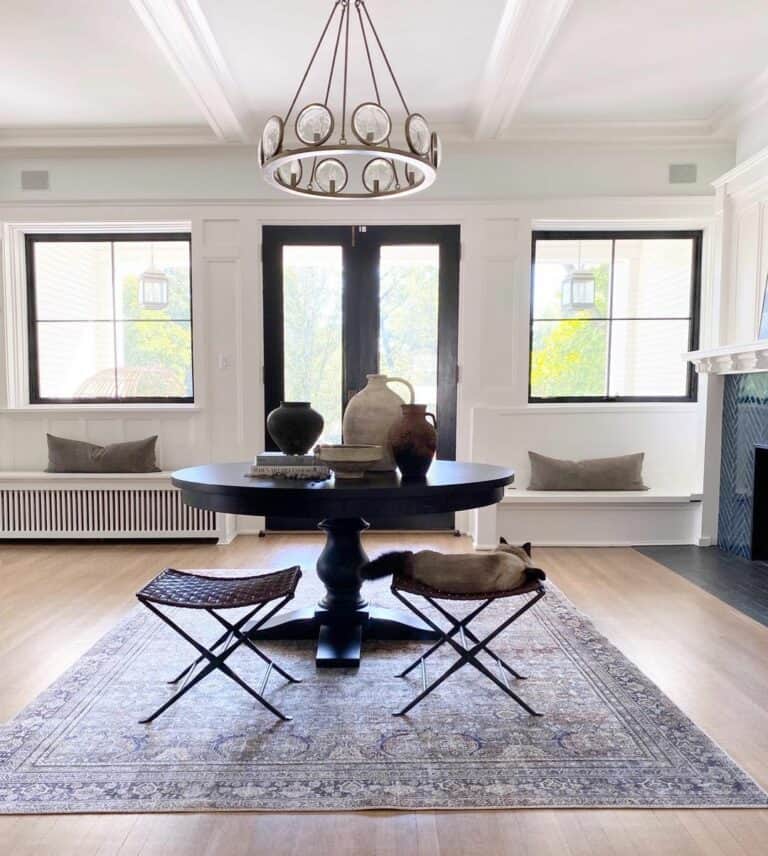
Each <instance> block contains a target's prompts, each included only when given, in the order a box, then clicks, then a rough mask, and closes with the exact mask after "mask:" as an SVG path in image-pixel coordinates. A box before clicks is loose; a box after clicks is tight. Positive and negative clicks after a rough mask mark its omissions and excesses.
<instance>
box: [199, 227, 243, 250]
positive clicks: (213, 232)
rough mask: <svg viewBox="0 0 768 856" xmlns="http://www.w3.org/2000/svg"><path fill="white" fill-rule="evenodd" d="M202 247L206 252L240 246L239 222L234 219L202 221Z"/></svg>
mask: <svg viewBox="0 0 768 856" xmlns="http://www.w3.org/2000/svg"><path fill="white" fill-rule="evenodd" d="M203 246H204V247H205V250H206V251H217V250H221V249H222V248H223V247H227V248H232V247H239V246H240V221H239V220H234V219H226V220H224V219H222V220H215V219H204V220H203Z"/></svg>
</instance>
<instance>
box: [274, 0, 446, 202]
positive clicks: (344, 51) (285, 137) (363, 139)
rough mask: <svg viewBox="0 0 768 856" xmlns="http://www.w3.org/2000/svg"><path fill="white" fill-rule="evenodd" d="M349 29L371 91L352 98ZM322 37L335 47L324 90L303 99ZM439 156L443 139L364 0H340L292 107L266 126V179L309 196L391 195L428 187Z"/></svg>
mask: <svg viewBox="0 0 768 856" xmlns="http://www.w3.org/2000/svg"><path fill="white" fill-rule="evenodd" d="M353 6H354V13H355V15H354V17H355V18H356V24H352V23H351V19H352V17H353V10H352V7H353ZM350 31H352V33H353V34H355V33H356V34H357V35H358V36H359V38H360V40H361V43H362V51H363V53H364V56H365V58H366V61H367V65H368V75H369V76H370V81H371V95H370V98H369V99H368V100H367V101H362V102H360V103H358V104H355V105H352V104H350V103H349V99H348V93H349V75H350V70H349V57H350ZM326 39H328V41H327V42H326ZM324 44H326V47H327V48H329V49H331V50H332V55H331V60H330V68H329V69H328V73H327V83H326V85H325V88H324V93H322V94H324V97H323V98H322V100H314V101H312V100H307V101H305V102H300V100H299V99H300V98H301V96H302V92H303V90H304V85H305V83H306V82H307V79H308V78H309V76H310V72H311V71H312V69H313V66H314V65H315V63H316V61H317V58H318V54H319V53H320V51H321V49H322V47H323V45H324ZM374 56H376V58H377V59H378V60H380V62H383V65H384V67H385V68H386V72H387V73H388V75H389V77H390V78H391V81H392V83H393V84H394V88H395V90H396V91H397V95H398V96H399V99H400V102H401V104H402V107H403V110H404V111H405V117H406V118H405V121H404V122H395V121H393V117H392V113H391V112H389V111H388V110H387V109H386V108H385V107H384V106H383V104H382V99H381V94H380V93H381V90H380V86H379V80H378V78H377V76H376V65H377V63H376V62H375V61H374ZM379 64H380V63H379ZM335 78H340V81H339V82H338V83H337V89H338V88H339V87H340V90H341V96H340V98H339V99H338V101H339V104H336V101H335V100H334V101H333V102H332V101H331V94H332V92H334V86H333V84H334V80H335ZM334 111H335V112H334ZM440 158H441V146H440V139H439V138H438V136H437V134H436V133H435V132H433V131H432V130H431V129H430V127H429V123H428V122H427V120H426V119H425V118H424V116H422V115H421V114H420V113H411V111H410V110H409V108H408V104H407V103H406V101H405V98H404V97H403V93H402V90H401V89H400V85H399V84H398V82H397V78H396V77H395V74H394V72H393V70H392V66H391V65H390V62H389V59H388V57H387V55H386V53H385V52H384V48H383V46H382V44H381V40H380V39H379V35H378V33H377V32H376V28H375V27H374V25H373V21H372V20H371V16H370V15H369V14H368V9H367V8H366V5H365V0H335V2H334V3H333V7H332V9H331V13H330V15H329V16H328V19H327V20H326V22H325V26H324V27H323V31H322V33H321V35H320V39H319V41H318V43H317V45H316V47H315V49H314V52H313V53H312V56H311V58H310V60H309V64H308V65H307V68H306V70H305V71H304V75H303V77H302V78H301V82H300V83H299V87H298V89H297V91H296V94H295V95H294V97H293V100H292V101H291V104H290V106H289V107H288V110H287V112H286V113H285V115H284V116H278V115H274V116H270V117H269V119H267V121H266V123H265V125H264V129H263V131H262V134H261V140H260V141H259V163H260V165H261V168H262V171H263V173H264V178H265V180H266V181H267V183H268V184H271V185H272V186H273V187H277V188H279V189H280V190H283V191H286V192H288V193H292V194H295V195H298V196H304V197H316V198H325V199H358V200H359V199H386V198H391V197H400V196H406V195H409V194H412V193H417V192H419V191H420V190H424V189H425V188H427V187H429V186H430V185H431V184H432V183H433V182H434V180H435V178H436V177H437V170H438V167H439V166H440Z"/></svg>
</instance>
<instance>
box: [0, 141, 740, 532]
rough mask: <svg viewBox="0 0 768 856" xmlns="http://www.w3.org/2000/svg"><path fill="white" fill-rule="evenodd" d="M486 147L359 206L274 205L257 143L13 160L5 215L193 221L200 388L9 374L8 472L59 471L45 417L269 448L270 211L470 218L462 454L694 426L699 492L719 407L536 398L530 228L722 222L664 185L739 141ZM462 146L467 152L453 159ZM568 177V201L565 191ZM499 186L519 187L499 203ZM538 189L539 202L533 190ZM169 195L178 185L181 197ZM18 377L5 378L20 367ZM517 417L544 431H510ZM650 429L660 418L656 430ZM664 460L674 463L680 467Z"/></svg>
mask: <svg viewBox="0 0 768 856" xmlns="http://www.w3.org/2000/svg"><path fill="white" fill-rule="evenodd" d="M486 155H487V157H486V158H485V159H484V160H482V161H481V163H482V167H481V168H480V167H478V166H477V164H478V161H477V160H472V161H470V160H469V159H468V158H467V157H466V154H465V155H462V154H461V152H460V151H457V152H455V153H454V156H455V160H454V164H455V169H454V171H453V172H451V171H447V172H446V174H445V175H446V179H445V181H444V180H443V175H442V174H441V176H440V179H439V181H438V185H437V187H438V188H442V189H441V190H440V192H441V193H447V192H448V190H449V189H451V188H453V190H454V191H455V196H454V198H453V199H451V200H449V199H440V200H438V201H430V199H429V198H427V197H426V195H425V198H424V199H423V200H419V199H418V198H417V199H416V200H413V201H408V202H400V203H393V202H386V203H379V204H368V205H366V204H350V205H343V206H336V205H329V204H327V203H301V202H295V201H293V200H289V201H286V200H285V199H284V198H283V197H278V198H275V199H267V198H265V199H264V200H263V201H262V199H261V198H257V194H258V197H261V196H262V195H264V196H265V197H266V196H267V194H266V193H265V191H264V190H263V189H262V188H261V185H260V184H259V182H260V181H261V179H260V178H259V176H258V175H257V169H256V163H255V159H253V161H252V158H251V155H250V154H249V153H248V152H246V151H245V150H233V151H231V152H230V151H227V152H226V153H213V154H210V153H202V152H199V151H198V152H186V153H182V154H177V153H170V152H169V153H168V154H167V155H165V156H163V155H161V154H159V153H157V152H152V153H142V154H131V155H130V156H129V155H127V154H125V153H123V154H120V153H117V152H108V153H103V152H102V153H99V154H98V155H93V154H87V153H79V154H78V155H77V156H76V157H75V156H69V157H64V156H62V155H61V154H57V155H56V156H55V157H54V156H52V155H48V154H46V153H38V154H37V155H35V157H32V158H30V157H29V156H28V155H25V156H24V157H21V156H18V155H12V156H9V157H7V158H6V159H4V160H3V161H2V162H0V222H1V223H36V224H42V223H47V224H55V223H76V222H86V223H87V222H94V221H102V222H103V221H115V222H117V221H120V222H126V221H132V222H146V221H164V220H167V221H180V220H188V221H190V222H191V224H192V236H193V237H192V240H193V288H194V312H195V318H194V323H195V328H194V329H195V370H196V390H197V401H196V404H195V407H194V409H192V410H184V409H176V410H167V411H161V410H157V409H151V408H142V407H137V408H131V409H130V410H128V409H126V408H120V409H115V408H112V409H110V408H94V407H85V408H83V407H81V408H73V409H71V410H62V409H45V408H42V409H41V408H34V409H31V410H30V409H21V410H8V409H7V397H6V395H5V392H4V391H3V389H2V388H0V395H2V396H3V398H2V400H0V405H2V407H5V408H6V409H3V410H0V469H28V468H41V467H42V466H43V465H44V462H45V442H44V434H45V431H51V432H52V433H58V434H64V435H66V436H74V437H82V438H83V439H90V440H93V441H96V442H107V441H111V440H118V439H122V438H130V437H137V436H142V435H146V434H149V433H158V434H159V435H160V437H161V440H160V463H161V466H162V467H163V468H175V467H179V466H182V465H185V464H192V463H200V462H204V461H209V460H238V459H239V460H245V459H246V458H248V457H250V456H251V455H252V454H253V453H254V452H255V451H257V450H258V449H260V448H261V446H262V445H263V423H264V412H263V396H262V385H261V364H262V342H261V269H260V267H261V266H260V263H259V247H258V244H259V241H260V227H261V225H262V224H264V223H303V224H307V223H334V222H336V223H356V224H361V223H368V224H375V223H458V224H459V225H460V226H461V229H462V251H463V255H462V267H461V302H460V333H459V359H460V363H461V366H462V382H461V384H460V386H459V412H458V437H457V450H458V456H459V457H463V458H474V459H478V460H480V459H483V460H496V461H499V462H507V461H513V462H518V461H520V462H524V455H523V453H524V452H525V451H527V449H524V448H523V447H524V446H527V445H528V444H529V440H526V439H525V438H526V437H530V436H531V434H533V435H534V436H535V435H538V434H539V432H540V431H541V432H543V433H544V434H546V436H548V437H549V438H555V437H557V436H558V434H563V433H565V434H566V435H567V434H569V433H570V432H571V427H570V426H571V425H572V424H574V423H573V421H572V420H574V419H575V420H577V421H578V423H579V424H580V425H586V426H588V427H587V428H586V429H585V431H586V435H585V436H587V437H588V438H589V439H590V444H589V450H590V452H591V453H593V454H594V455H601V454H607V453H611V452H613V451H617V450H618V451H625V450H626V451H637V450H638V446H640V445H642V446H645V447H646V448H649V449H650V448H652V447H653V448H655V447H656V446H659V445H660V444H661V443H663V438H662V435H664V436H665V437H666V436H668V432H672V433H675V432H676V435H677V436H678V437H679V438H680V446H681V448H682V447H683V446H684V447H685V448H686V449H687V450H688V455H687V457H681V458H680V459H679V460H678V463H679V462H680V461H686V462H687V463H686V468H688V466H689V465H690V469H691V479H690V480H691V481H692V482H693V484H692V485H691V490H695V489H696V484H697V483H698V482H699V481H700V478H701V472H702V469H703V461H702V453H701V451H700V450H701V449H702V448H703V439H702V436H701V432H700V428H699V426H700V425H703V420H698V421H697V419H696V418H692V415H691V414H692V413H694V414H695V413H698V412H699V411H700V410H701V405H698V406H696V405H695V406H693V407H687V408H680V406H679V405H675V406H670V407H669V408H667V410H666V411H664V407H663V406H661V407H660V406H659V405H649V406H647V407H646V406H644V405H638V406H637V408H635V410H634V411H631V410H629V409H627V408H623V409H619V410H616V411H615V412H614V413H613V414H610V413H609V414H604V415H601V416H599V417H598V416H597V414H595V419H594V420H591V419H589V418H588V416H589V408H587V409H586V410H584V408H583V406H579V407H580V408H581V410H580V411H579V414H577V413H576V412H575V411H574V412H572V413H569V412H568V410H567V408H566V409H564V408H563V407H556V408H554V409H553V410H551V411H547V410H545V409H542V406H541V405H540V406H538V408H536V407H530V406H529V405H528V404H527V361H528V294H529V282H530V280H529V274H530V240H531V230H532V228H533V225H534V224H537V225H539V226H541V225H550V226H557V225H559V224H565V223H566V222H567V223H568V224H569V225H571V226H572V225H573V223H574V222H575V221H578V223H579V224H580V225H583V226H584V227H585V228H602V227H613V226H617V225H619V226H621V225H625V226H627V227H628V228H629V227H631V228H636V227H642V226H647V227H648V228H660V227H670V226H671V227H674V226H679V227H680V228H699V227H705V228H706V227H708V225H709V223H710V219H711V215H712V211H713V202H714V198H713V197H712V196H707V195H705V191H706V187H705V186H703V185H702V186H697V187H695V188H694V189H693V190H694V195H692V196H673V195H662V194H669V193H670V187H669V186H666V184H665V182H666V165H667V163H668V162H670V158H672V159H674V160H675V161H690V160H692V159H697V158H699V157H701V158H702V159H703V160H702V161H700V163H702V162H706V164H707V167H706V170H719V169H721V168H722V165H724V164H725V165H727V163H728V161H729V160H730V154H729V150H727V149H721V148H707V149H705V150H702V151H697V152H680V151H675V152H671V151H666V150H664V151H660V150H656V149H651V150H648V151H645V152H640V151H636V152H634V153H632V152H626V151H625V152H617V151H614V152H611V151H608V150H606V151H602V150H597V151H595V150H592V153H591V154H590V155H589V157H587V154H586V153H585V152H580V153H579V152H573V153H571V155H570V158H569V155H568V152H567V151H566V150H564V149H561V150H560V151H559V153H558V154H557V156H556V157H555V156H553V155H552V153H551V152H550V153H549V154H547V153H545V152H542V151H540V152H538V153H537V152H534V151H531V150H527V154H526V155H525V156H523V155H522V154H521V156H520V158H519V159H517V158H509V157H504V156H502V155H501V154H499V153H498V152H495V153H490V154H489V153H486ZM491 155H493V156H491ZM451 159H452V154H451V151H450V149H449V154H448V163H450V162H451ZM29 166H34V167H35V168H40V167H43V166H47V167H49V168H50V169H51V179H52V188H53V190H52V192H51V193H49V194H47V195H46V194H44V193H40V192H38V193H35V194H32V197H33V198H31V199H30V196H29V195H24V198H23V201H22V194H21V192H20V191H18V190H17V186H18V185H17V175H18V170H19V169H20V168H21V167H25V168H26V167H29ZM459 166H460V167H461V168H459ZM706 170H704V174H706ZM701 177H702V170H701V169H700V178H701ZM558 186H559V187H560V188H561V194H562V195H564V196H567V197H568V198H560V197H559V196H555V194H554V191H555V190H556V189H557V187H558ZM478 187H484V188H485V189H486V190H487V189H488V188H489V187H493V189H494V190H495V191H496V192H494V193H491V192H488V193H487V194H486V196H485V199H484V200H483V201H480V200H479V199H478V198H477V197H478V196H479V195H480V192H479V190H478ZM514 188H520V189H521V190H520V194H519V196H518V197H517V198H512V196H513V194H514ZM611 188H613V191H612V193H609V191H610V190H611ZM651 191H653V192H656V193H658V194H659V195H658V196H654V195H652V192H651ZM675 191H676V192H678V191H679V187H678V188H675ZM497 193H498V195H506V196H507V198H506V199H503V200H499V199H492V198H491V197H493V196H496V195H497ZM534 193H535V194H536V197H537V198H521V197H522V196H524V195H526V194H530V195H533V194H534ZM435 195H436V194H433V198H434V196H435ZM469 196H474V197H475V198H474V199H472V200H470V199H468V198H467V197H469ZM241 197H248V198H247V199H242V198H241ZM3 198H5V201H2V200H3ZM168 199H174V202H173V204H169V203H168V202H167V201H165V200H168ZM184 199H186V200H187V201H183V200H184ZM85 200H94V201H93V202H92V203H91V202H86V201H85ZM139 200H140V201H139ZM5 309H6V312H7V307H5ZM3 350H4V349H3ZM220 355H224V356H227V357H229V366H228V367H227V368H225V369H221V368H219V356H220ZM0 377H2V378H3V379H4V378H5V371H4V370H3V371H2V372H0ZM3 402H5V403H4V404H3ZM603 407H604V406H603ZM510 408H512V409H511V410H510ZM477 409H481V410H482V412H483V420H484V421H483V423H482V424H483V426H484V427H483V431H487V433H485V434H482V436H481V435H474V436H473V433H472V432H473V424H474V425H475V427H476V426H477V424H478V423H477V422H475V423H473V411H476V410H477ZM598 409H599V408H598ZM660 411H663V412H664V415H663V416H659V412H660ZM585 414H586V416H587V418H586V420H585ZM660 419H661V420H662V421H661V422H659V420H660ZM662 423H663V425H662ZM508 425H514V426H526V427H525V428H522V427H520V430H517V427H516V428H515V430H514V431H507V430H506V429H505V426H508ZM590 425H591V426H592V427H591V428H589V426H590ZM640 426H647V435H645V436H644V430H642V429H641V428H640ZM660 426H662V427H660ZM630 429H632V430H631V431H630ZM617 438H623V440H621V441H619V440H617ZM624 445H626V446H627V447H629V446H631V447H632V448H626V449H625V448H624ZM555 446H556V444H555V443H554V442H553V443H552V445H551V446H548V447H547V449H546V450H544V449H543V450H542V451H547V450H548V451H550V452H552V453H553V454H554V453H557V451H558V449H557V448H556V447H555ZM569 448H570V447H569ZM569 448H565V447H564V448H563V450H562V454H568V452H569ZM675 448H677V447H675ZM519 466H521V468H522V467H523V466H524V463H521V464H519ZM654 466H656V464H654ZM658 466H659V473H660V472H661V467H662V466H663V465H662V464H659V465H658ZM659 477H660V476H659ZM655 478H656V475H655V474H654V479H655ZM676 487H681V486H680V485H676ZM468 521H469V516H468V515H462V516H461V517H460V520H459V524H460V525H461V526H462V527H463V528H466V527H467V526H468ZM252 523H253V524H255V523H256V521H252Z"/></svg>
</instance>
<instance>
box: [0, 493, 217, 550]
mask: <svg viewBox="0 0 768 856" xmlns="http://www.w3.org/2000/svg"><path fill="white" fill-rule="evenodd" d="M0 537H2V538H168V537H174V538H218V537H219V530H218V522H217V519H216V513H215V512H213V511H205V510H201V509H198V508H191V507H190V506H188V505H184V503H183V502H182V501H181V493H180V492H179V491H178V490H176V489H175V488H168V489H163V488H104V487H95V486H94V487H86V488H66V487H61V488H59V487H46V488H24V487H21V486H19V487H15V486H14V487H13V488H0Z"/></svg>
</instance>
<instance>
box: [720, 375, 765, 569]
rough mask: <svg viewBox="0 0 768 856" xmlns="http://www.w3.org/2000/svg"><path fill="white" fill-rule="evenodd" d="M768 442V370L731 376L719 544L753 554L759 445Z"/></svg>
mask: <svg viewBox="0 0 768 856" xmlns="http://www.w3.org/2000/svg"><path fill="white" fill-rule="evenodd" d="M765 443H768V373H767V372H761V373H759V374H746V375H729V376H728V377H726V379H725V392H724V395H723V450H722V460H721V464H720V514H719V525H718V533H719V534H718V544H719V546H720V548H721V549H723V550H727V551H728V552H729V553H734V554H735V555H737V556H744V557H746V558H749V557H750V554H751V540H752V496H753V490H754V473H755V446H756V445H758V444H765Z"/></svg>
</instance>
